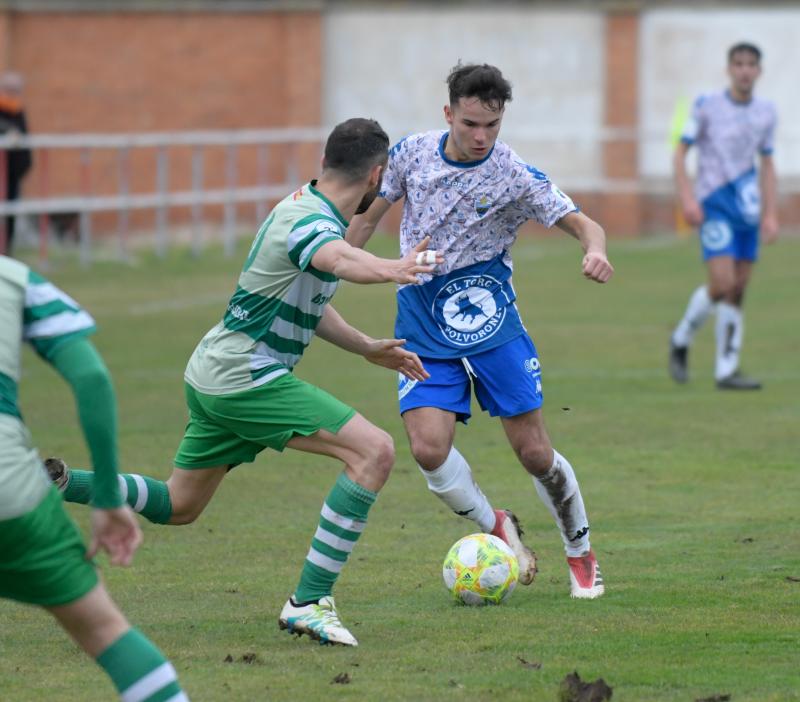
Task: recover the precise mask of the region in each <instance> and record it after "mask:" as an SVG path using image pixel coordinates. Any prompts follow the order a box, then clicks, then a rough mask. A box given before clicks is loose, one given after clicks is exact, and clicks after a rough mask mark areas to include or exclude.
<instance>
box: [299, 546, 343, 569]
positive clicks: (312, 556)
mask: <svg viewBox="0 0 800 702" xmlns="http://www.w3.org/2000/svg"><path fill="white" fill-rule="evenodd" d="M306 560H308V561H311V562H312V563H313V564H314V565H316V566H319V567H320V568H322V569H323V570H327V571H329V572H331V573H338V572H340V571H341V570H342V568H344V561H337V560H334V559H333V558H330V557H329V556H326V555H325V554H324V553H320V552H319V551H317V550H315V549H314V547H313V546H312V547H311V548H310V549H309V550H308V555H307V556H306Z"/></svg>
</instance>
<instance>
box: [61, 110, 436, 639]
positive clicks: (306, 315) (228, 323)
mask: <svg viewBox="0 0 800 702" xmlns="http://www.w3.org/2000/svg"><path fill="white" fill-rule="evenodd" d="M388 147H389V138H388V137H387V136H386V133H385V132H384V131H383V130H382V129H381V127H380V125H379V124H378V123H377V122H375V121H374V120H367V119H351V120H347V121H346V122H343V123H342V124H340V125H338V126H337V127H336V128H335V129H334V130H333V132H332V133H331V135H330V136H329V137H328V140H327V143H326V145H325V156H324V159H323V168H322V175H321V176H320V178H319V180H312V181H311V182H310V183H307V184H306V185H304V186H303V187H302V188H300V189H299V190H297V191H295V192H294V193H292V194H291V195H289V196H288V197H286V198H284V200H282V201H281V202H280V203H278V205H276V207H275V208H274V209H273V210H272V212H271V213H270V214H269V216H268V217H267V219H266V221H265V222H264V224H263V225H262V226H261V228H260V229H259V231H258V234H257V235H256V237H255V239H254V241H253V245H252V247H251V249H250V253H249V254H248V256H247V260H246V261H245V263H244V266H243V268H242V273H241V275H240V276H239V281H238V285H237V288H236V291H235V293H234V294H233V297H232V298H231V300H230V302H229V303H228V307H227V310H226V312H225V315H224V316H223V319H222V321H221V322H220V323H219V324H217V325H216V326H215V327H214V328H213V329H211V330H210V331H209V332H208V333H207V334H206V335H205V336H204V337H203V339H202V340H201V341H200V343H199V344H198V345H197V348H196V349H195V351H194V353H193V354H192V357H191V358H190V360H189V363H188V365H187V367H186V373H185V376H184V377H185V381H186V384H185V391H186V399H187V404H188V406H189V424H188V426H187V427H186V431H185V433H184V436H183V440H182V441H181V444H180V446H179V447H178V452H177V455H176V457H175V461H174V464H175V467H174V469H173V472H172V476H171V477H170V479H169V480H168V481H167V482H166V483H165V482H162V481H159V480H154V479H152V478H148V477H143V476H141V475H138V474H126V475H124V476H123V479H124V485H125V487H124V489H123V496H124V498H125V499H126V501H127V502H128V504H129V505H131V506H132V507H133V508H134V510H135V511H137V512H139V513H140V514H142V516H144V517H146V518H147V519H149V520H150V521H152V522H155V523H161V524H167V523H168V524H189V523H191V522H193V521H194V520H195V519H196V518H197V517H198V516H199V515H200V513H201V512H202V511H203V509H204V508H205V506H206V505H207V504H208V501H209V500H210V499H211V497H212V496H213V494H214V492H215V491H216V489H217V487H218V486H219V484H220V482H221V481H222V479H223V478H224V477H225V475H226V473H227V471H228V470H230V469H231V468H232V467H234V466H236V465H238V464H239V463H243V462H251V461H253V460H254V459H255V457H256V455H257V454H258V453H259V452H260V451H262V450H263V449H264V448H267V447H269V448H272V449H275V450H277V451H283V450H284V449H285V448H287V447H288V448H292V449H296V450H299V451H307V452H310V453H315V454H322V455H325V456H331V457H334V458H337V459H339V460H340V461H342V462H343V463H344V472H343V473H342V474H341V475H340V476H339V478H338V480H337V481H336V482H335V484H334V485H333V488H332V489H331V490H330V492H329V493H328V496H327V497H326V499H325V503H324V504H323V506H322V511H321V514H320V521H319V525H318V528H317V530H316V533H315V534H314V538H313V539H312V542H311V547H310V549H309V551H308V554H307V556H306V560H305V563H304V565H303V571H302V573H301V575H300V581H299V583H298V585H297V588H296V589H295V591H294V593H293V594H292V596H291V597H290V598H289V600H288V601H287V602H286V605H285V606H284V608H283V610H282V611H281V613H280V616H279V619H278V623H279V626H280V628H281V629H286V630H288V631H289V632H296V633H305V634H309V635H310V636H311V637H313V638H315V639H318V640H319V641H321V642H322V643H331V644H341V645H347V646H355V645H357V642H356V639H355V637H354V636H353V635H352V634H351V633H350V632H349V631H348V630H347V629H346V628H345V627H344V626H343V625H342V623H341V621H340V620H339V618H338V614H337V612H336V608H335V605H334V601H333V597H332V591H333V586H334V583H335V582H336V579H337V577H338V575H339V572H340V571H341V570H342V568H343V567H344V565H345V562H346V561H347V559H348V557H349V555H350V552H351V551H352V550H353V547H354V546H355V542H356V541H357V539H358V538H359V536H360V534H361V532H362V531H363V529H364V527H365V525H366V518H367V513H368V511H369V509H370V507H371V506H372V504H373V503H374V502H375V499H376V498H377V493H378V491H379V490H380V489H381V488H382V487H383V485H384V483H385V482H386V480H387V479H388V477H389V473H390V471H391V469H392V466H393V463H394V445H393V442H392V439H391V437H390V436H389V435H388V434H387V433H386V432H385V431H383V430H382V429H379V428H378V427H376V426H375V425H373V424H371V423H370V422H368V421H367V420H366V419H365V418H364V417H362V416H361V415H360V414H358V413H357V412H356V411H355V410H353V409H352V408H350V407H348V406H347V405H345V404H344V403H342V402H340V401H339V400H337V399H336V398H335V397H333V396H332V395H329V394H328V393H326V392H325V391H323V390H321V389H320V388H317V387H315V386H313V385H310V384H309V383H305V382H303V381H302V380H300V379H299V378H297V377H295V375H294V374H293V373H292V371H293V369H294V367H295V366H296V365H297V363H298V361H299V360H300V358H301V356H302V355H303V351H304V350H305V348H306V346H307V345H308V344H309V343H310V341H311V339H312V337H313V336H314V335H315V334H316V335H318V336H321V337H322V338H323V339H325V340H326V341H329V342H331V343H333V344H335V345H337V346H339V347H341V348H343V349H345V350H347V351H350V352H352V353H357V354H359V355H362V356H364V357H365V358H366V359H367V360H368V361H370V362H372V363H376V364H378V365H381V366H385V367H387V368H390V369H393V370H396V371H399V372H400V373H402V374H404V375H405V376H407V377H408V378H409V379H411V380H414V381H415V382H421V381H424V380H425V379H426V378H427V372H426V371H425V369H424V368H423V366H422V364H421V363H420V360H419V357H418V356H417V354H416V353H414V352H412V351H407V350H405V349H403V348H402V346H403V344H404V341H403V340H401V339H372V338H370V337H368V336H366V335H365V334H363V333H362V332H360V331H358V330H357V329H355V328H353V327H351V326H350V325H349V324H347V323H346V322H345V321H344V320H343V319H342V318H341V317H340V316H339V314H338V313H337V312H336V311H335V310H334V309H333V307H331V306H330V304H329V302H330V300H331V298H332V297H333V294H334V292H335V291H336V287H337V285H338V282H339V279H344V280H349V281H351V282H354V283H364V284H366V283H382V282H395V283H401V284H411V285H413V284H415V283H418V282H419V278H418V276H419V275H420V274H426V273H430V272H431V271H432V270H433V268H434V265H435V264H436V263H441V262H442V260H443V259H442V258H441V256H437V255H436V252H434V251H431V250H428V242H427V239H426V240H423V241H421V242H420V243H419V245H418V246H417V247H416V248H415V249H413V250H411V251H409V252H408V254H406V255H405V256H403V258H400V259H396V260H388V259H383V258H377V257H375V256H373V255H371V254H368V253H366V252H365V251H361V250H360V249H357V248H354V247H352V246H350V245H349V244H348V243H346V242H345V241H344V234H345V231H346V229H347V221H348V219H349V218H350V217H352V215H353V214H354V213H356V212H363V211H364V210H365V209H366V208H367V207H368V206H369V204H370V203H371V202H372V201H373V199H374V198H375V196H376V195H377V193H378V189H379V187H380V183H381V179H382V176H383V172H384V170H385V168H386V161H387V152H388ZM422 259H424V261H427V263H426V262H421V260H422ZM89 475H90V473H88V472H87V471H81V470H75V469H72V470H69V481H68V482H67V484H66V487H65V491H64V496H65V499H66V500H68V501H72V502H86V501H87V499H88V495H87V494H86V490H85V485H86V481H87V478H88V476H89ZM121 487H122V484H121Z"/></svg>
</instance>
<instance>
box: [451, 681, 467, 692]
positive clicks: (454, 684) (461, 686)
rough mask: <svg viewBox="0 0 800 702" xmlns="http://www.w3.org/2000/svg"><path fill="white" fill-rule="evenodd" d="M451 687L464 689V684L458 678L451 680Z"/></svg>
mask: <svg viewBox="0 0 800 702" xmlns="http://www.w3.org/2000/svg"><path fill="white" fill-rule="evenodd" d="M449 684H450V687H457V688H458V689H459V690H463V689H464V686H463V685H462V684H461V683H460V682H458V681H457V680H450V683H449Z"/></svg>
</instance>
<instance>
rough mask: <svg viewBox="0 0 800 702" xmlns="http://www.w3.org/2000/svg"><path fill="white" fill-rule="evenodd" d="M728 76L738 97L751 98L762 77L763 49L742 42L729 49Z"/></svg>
mask: <svg viewBox="0 0 800 702" xmlns="http://www.w3.org/2000/svg"><path fill="white" fill-rule="evenodd" d="M728 75H729V76H730V79H731V85H732V87H733V90H734V92H735V93H736V94H737V96H738V97H749V95H750V93H752V92H753V86H754V85H755V82H756V80H757V79H758V77H759V76H760V75H761V49H759V48H758V47H757V46H755V45H754V44H748V43H747V42H740V43H738V44H734V45H733V46H732V47H731V48H730V49H728Z"/></svg>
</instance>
